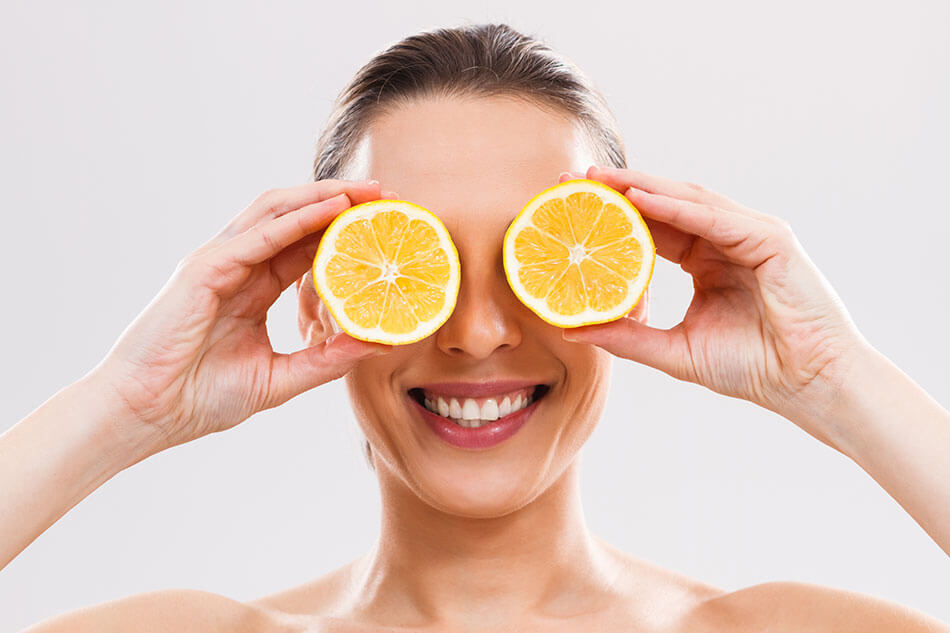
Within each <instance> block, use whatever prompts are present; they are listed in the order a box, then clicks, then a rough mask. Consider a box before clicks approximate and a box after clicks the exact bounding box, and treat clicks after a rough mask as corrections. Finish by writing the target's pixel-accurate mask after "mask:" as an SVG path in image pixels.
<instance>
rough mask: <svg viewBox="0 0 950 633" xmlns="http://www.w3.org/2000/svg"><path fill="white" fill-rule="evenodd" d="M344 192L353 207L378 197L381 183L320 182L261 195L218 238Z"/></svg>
mask: <svg viewBox="0 0 950 633" xmlns="http://www.w3.org/2000/svg"><path fill="white" fill-rule="evenodd" d="M341 193H345V194H346V195H347V196H349V198H350V200H351V201H352V203H353V204H360V203H362V202H369V201H370V200H376V199H377V198H378V197H379V183H378V182H376V181H368V182H367V181H351V180H319V181H317V182H311V183H307V184H305V185H299V186H296V187H288V188H286V189H270V190H268V191H265V192H264V193H262V194H261V195H259V196H258V197H257V198H256V199H255V200H254V202H252V203H251V204H250V205H249V206H248V207H247V208H246V209H245V210H244V211H242V212H241V213H240V214H238V215H237V216H236V217H235V218H234V219H233V220H231V221H230V222H229V223H228V224H227V225H226V226H225V227H224V228H223V229H221V231H219V232H218V235H216V236H215V237H232V236H234V235H238V234H240V233H243V232H244V231H246V230H248V229H249V228H251V227H252V226H255V225H257V224H259V223H261V222H262V221H266V220H270V219H273V218H277V217H280V216H282V215H284V214H285V213H288V212H290V211H294V210H296V209H300V208H302V207H305V206H307V205H310V204H314V203H317V202H321V201H323V200H327V199H329V198H332V197H334V196H337V195H339V194H341Z"/></svg>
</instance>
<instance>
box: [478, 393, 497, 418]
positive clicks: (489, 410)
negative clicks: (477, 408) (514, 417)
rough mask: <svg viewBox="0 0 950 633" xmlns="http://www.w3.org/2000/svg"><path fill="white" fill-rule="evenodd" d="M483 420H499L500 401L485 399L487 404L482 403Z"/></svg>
mask: <svg viewBox="0 0 950 633" xmlns="http://www.w3.org/2000/svg"><path fill="white" fill-rule="evenodd" d="M480 417H481V418H482V419H483V420H497V419H498V403H496V402H495V401H494V400H492V399H491V398H489V399H488V400H486V401H485V404H483V405H482V414H481V416H480Z"/></svg>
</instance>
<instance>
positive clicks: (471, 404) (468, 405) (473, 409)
mask: <svg viewBox="0 0 950 633" xmlns="http://www.w3.org/2000/svg"><path fill="white" fill-rule="evenodd" d="M480 413H481V412H480V411H479V410H478V403H476V402H475V401H474V400H472V399H471V398H465V404H463V405H462V419H463V420H477V419H478V418H479V414H480Z"/></svg>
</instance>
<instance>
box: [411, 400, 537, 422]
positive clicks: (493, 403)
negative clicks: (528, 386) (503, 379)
mask: <svg viewBox="0 0 950 633" xmlns="http://www.w3.org/2000/svg"><path fill="white" fill-rule="evenodd" d="M534 401H535V398H533V397H523V396H522V394H520V393H519V394H518V395H517V396H515V399H514V400H513V401H512V399H511V397H510V396H505V397H504V398H503V399H502V400H501V402H499V401H498V400H497V399H496V398H487V399H486V400H485V402H484V404H482V406H481V407H479V406H478V402H476V400H475V399H474V398H462V399H461V403H460V402H459V398H449V399H448V402H446V400H445V398H443V397H442V396H433V397H432V398H423V404H424V405H425V408H426V409H428V410H429V411H432V412H433V413H437V414H438V415H441V416H442V417H444V418H449V419H450V420H452V422H455V423H456V424H458V425H459V426H464V427H466V428H475V427H479V426H484V425H486V424H488V423H490V422H493V421H495V420H497V419H499V418H503V417H505V416H507V415H511V414H512V413H515V412H516V411H520V410H521V409H524V408H525V407H527V406H528V405H530V404H531V403H532V402H534Z"/></svg>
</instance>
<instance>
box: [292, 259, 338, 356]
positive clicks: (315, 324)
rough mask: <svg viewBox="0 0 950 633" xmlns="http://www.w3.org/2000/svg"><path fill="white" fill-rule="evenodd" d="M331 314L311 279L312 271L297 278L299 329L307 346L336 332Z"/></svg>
mask: <svg viewBox="0 0 950 633" xmlns="http://www.w3.org/2000/svg"><path fill="white" fill-rule="evenodd" d="M334 325H335V324H334V322H333V318H332V317H331V316H330V314H329V312H328V311H327V309H326V307H325V306H324V305H323V302H322V301H321V300H320V297H319V295H317V291H316V290H315V289H314V287H313V282H312V281H310V273H307V274H306V275H304V276H303V277H301V278H300V279H298V280H297V329H298V330H299V332H300V337H301V338H302V339H303V341H304V343H306V344H307V346H308V347H309V346H313V345H316V344H317V343H320V342H322V341H324V340H326V339H327V337H329V336H331V335H332V334H335V333H336V328H335V327H334Z"/></svg>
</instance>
